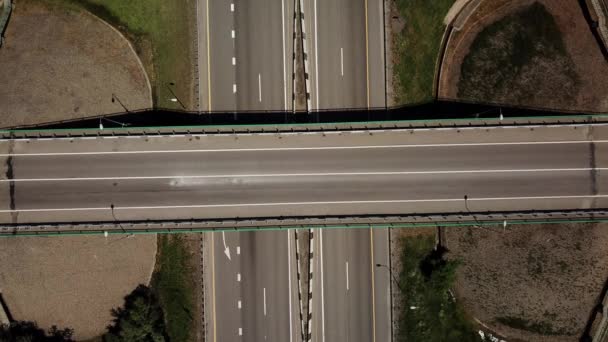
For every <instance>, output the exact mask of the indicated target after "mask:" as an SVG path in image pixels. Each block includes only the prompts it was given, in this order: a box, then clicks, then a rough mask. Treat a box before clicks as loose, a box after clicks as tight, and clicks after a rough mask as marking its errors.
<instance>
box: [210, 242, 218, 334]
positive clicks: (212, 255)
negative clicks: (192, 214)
mask: <svg viewBox="0 0 608 342" xmlns="http://www.w3.org/2000/svg"><path fill="white" fill-rule="evenodd" d="M214 237H215V234H213V233H211V289H212V292H213V341H214V342H215V341H217V325H216V323H215V322H217V319H216V316H215V238H214Z"/></svg>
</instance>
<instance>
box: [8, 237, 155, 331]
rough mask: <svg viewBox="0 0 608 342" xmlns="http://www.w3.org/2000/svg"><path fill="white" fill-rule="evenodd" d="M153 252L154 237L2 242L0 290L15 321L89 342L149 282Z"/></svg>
mask: <svg viewBox="0 0 608 342" xmlns="http://www.w3.org/2000/svg"><path fill="white" fill-rule="evenodd" d="M155 254H156V236H155V235H146V236H144V235H136V236H132V237H126V236H124V235H111V236H109V237H107V238H105V237H103V236H78V237H75V236H74V237H21V238H6V239H0V260H2V264H1V265H0V291H1V292H2V295H3V297H4V299H5V301H6V304H7V306H8V309H9V310H10V312H11V314H12V316H13V318H14V319H17V320H28V321H36V322H38V324H39V326H40V327H41V328H44V329H48V328H50V327H51V326H52V325H57V326H58V327H61V328H64V327H69V328H73V329H74V335H75V336H74V337H75V338H76V339H79V340H80V339H90V338H93V337H95V336H97V335H100V334H102V333H103V332H105V328H106V326H107V325H108V324H110V322H111V320H112V316H111V314H110V310H111V309H112V308H116V307H119V306H122V305H123V304H124V301H123V298H124V296H126V295H128V294H129V293H130V292H131V291H133V289H135V287H136V286H137V285H138V284H147V283H148V282H149V280H150V276H151V274H152V270H153V268H154V262H155Z"/></svg>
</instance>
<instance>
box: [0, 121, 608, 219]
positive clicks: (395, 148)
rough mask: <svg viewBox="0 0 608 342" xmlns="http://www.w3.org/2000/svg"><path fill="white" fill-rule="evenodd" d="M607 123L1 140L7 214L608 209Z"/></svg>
mask: <svg viewBox="0 0 608 342" xmlns="http://www.w3.org/2000/svg"><path fill="white" fill-rule="evenodd" d="M606 127H607V126H594V128H591V127H590V126H571V127H546V128H535V129H534V130H531V129H530V128H497V129H488V130H486V129H469V130H436V131H432V130H428V131H416V132H415V133H413V131H407V130H404V131H392V132H390V131H387V132H376V133H371V134H370V133H369V132H354V133H335V134H325V135H323V134H316V133H315V134H267V135H257V136H256V135H230V136H192V137H190V136H176V137H121V138H110V139H108V138H94V139H81V138H75V139H73V140H69V139H64V140H44V139H43V140H29V141H1V142H0V151H1V152H0V159H1V161H0V162H1V163H2V165H3V166H4V172H2V175H3V176H2V179H0V190H1V191H2V194H3V196H2V197H0V222H2V223H27V222H53V221H113V220H114V219H116V220H120V221H126V220H132V219H137V220H142V219H151V220H153V219H173V218H223V217H261V216H281V215H282V216H290V215H296V216H306V215H342V214H344V215H351V214H382V213H391V214H400V213H423V212H435V213H437V212H466V211H468V210H471V211H499V210H524V209H526V210H527V209H581V208H582V209H584V208H598V207H606V204H607V202H608V201H607V199H606V196H607V194H606V193H605V192H604V183H605V182H606V172H605V168H606V167H608V166H607V165H608V164H607V160H606V158H607V157H608V154H607V148H608V141H607V140H604V139H605V138H606V136H607V133H608V131H607V128H606ZM465 195H466V196H467V198H468V201H467V202H465V201H464V196H465ZM112 206H113V208H114V210H111V208H112Z"/></svg>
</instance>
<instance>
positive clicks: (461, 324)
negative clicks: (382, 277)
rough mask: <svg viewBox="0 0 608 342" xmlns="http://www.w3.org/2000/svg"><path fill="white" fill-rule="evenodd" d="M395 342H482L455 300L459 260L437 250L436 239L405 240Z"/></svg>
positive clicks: (430, 237)
mask: <svg viewBox="0 0 608 342" xmlns="http://www.w3.org/2000/svg"><path fill="white" fill-rule="evenodd" d="M400 243H401V257H400V258H401V265H402V268H401V271H400V273H399V279H398V280H399V288H400V290H401V298H400V299H399V303H398V306H397V307H398V308H400V309H399V312H398V330H397V336H396V341H404V342H405V341H429V342H433V341H437V342H440V341H460V342H467V341H475V342H477V341H479V336H478V335H477V334H476V333H475V331H474V329H473V326H472V324H471V323H470V322H469V321H468V319H467V317H466V316H465V313H464V310H463V308H462V307H461V306H460V304H458V303H456V302H455V301H454V298H453V297H452V295H451V294H450V292H449V290H450V287H451V286H452V284H453V282H454V279H455V276H456V269H457V267H458V262H457V261H448V260H445V259H444V258H443V255H444V253H445V252H446V250H445V249H441V248H438V249H437V250H435V249H434V246H435V238H434V236H432V235H431V236H428V235H419V236H412V237H407V238H406V237H403V238H401V240H400Z"/></svg>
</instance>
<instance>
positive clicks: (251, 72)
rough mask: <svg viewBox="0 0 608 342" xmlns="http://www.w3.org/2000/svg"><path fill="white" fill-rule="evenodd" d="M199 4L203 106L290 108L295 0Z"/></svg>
mask: <svg viewBox="0 0 608 342" xmlns="http://www.w3.org/2000/svg"><path fill="white" fill-rule="evenodd" d="M197 5H198V16H197V19H198V47H199V48H198V52H199V56H198V63H199V67H198V69H199V88H200V89H199V91H200V94H199V97H200V98H201V100H200V102H201V106H200V108H201V110H203V111H215V112H219V111H221V112H231V111H239V112H246V111H265V110H274V111H289V110H291V108H292V95H291V94H292V93H293V90H292V89H293V87H292V84H293V82H292V76H291V75H292V73H293V13H294V9H293V1H289V0H251V1H210V0H198V2H197Z"/></svg>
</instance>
